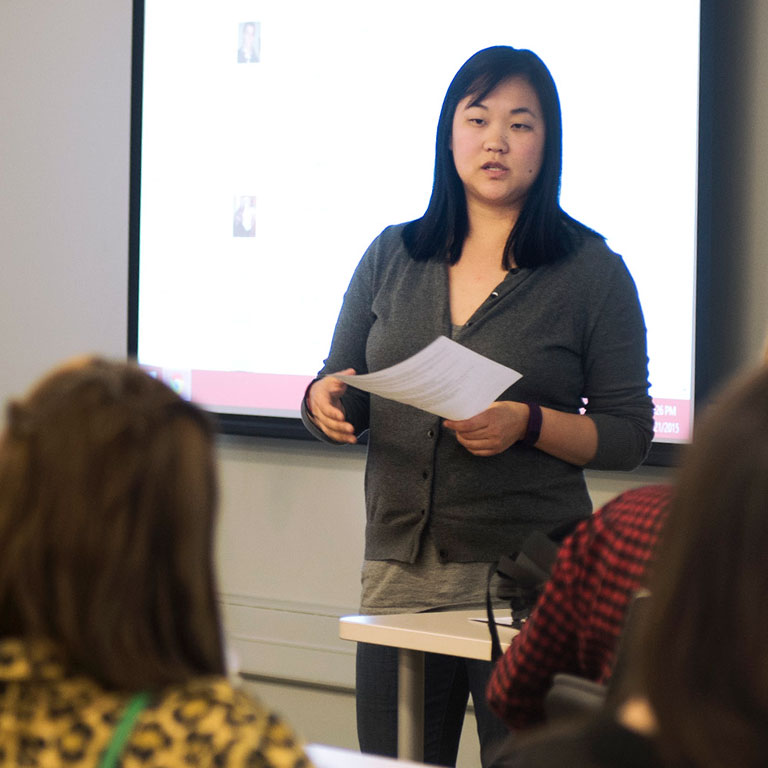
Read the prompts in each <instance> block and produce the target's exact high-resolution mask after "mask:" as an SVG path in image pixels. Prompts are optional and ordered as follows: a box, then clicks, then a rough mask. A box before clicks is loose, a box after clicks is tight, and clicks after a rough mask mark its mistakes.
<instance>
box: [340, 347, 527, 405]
mask: <svg viewBox="0 0 768 768" xmlns="http://www.w3.org/2000/svg"><path fill="white" fill-rule="evenodd" d="M332 375H333V376H334V377H335V378H337V379H341V381H343V382H345V383H346V384H348V385H350V386H352V387H357V389H362V390H365V391H366V392H371V393H373V394H375V395H380V396H381V397H386V398H388V399H389V400H395V401H397V402H398V403H405V404H406V405H412V406H414V407H415V408H420V409H421V410H423V411H428V412H429V413H434V414H435V415H436V416H442V417H443V418H445V419H455V420H461V419H469V418H471V417H472V416H476V415H477V414H478V413H481V412H482V411H484V410H485V409H486V408H487V407H488V406H489V405H490V404H491V403H493V401H494V400H496V398H497V397H498V396H499V395H500V394H501V393H502V392H504V390H505V389H508V388H509V387H511V386H512V385H513V384H514V383H515V382H516V381H517V380H518V379H520V378H521V377H522V374H520V373H518V372H517V371H515V370H513V369H512V368H508V367H507V366H505V365H501V364H500V363H497V362H495V361H493V360H489V359H488V358H487V357H484V356H483V355H480V354H478V353H477V352H473V351H472V350H471V349H467V348H466V347H464V346H462V345H461V344H458V343H457V342H455V341H453V340H451V339H449V338H448V337H447V336H438V337H437V338H436V339H435V340H434V341H433V342H432V343H431V344H429V345H428V346H427V347H425V348H424V349H422V350H421V352H417V353H416V354H415V355H413V357H409V358H408V359H407V360H403V362H401V363H397V365H393V366H391V367H390V368H385V369H384V370H383V371H376V372H375V373H365V374H361V375H359V376H358V375H352V376H342V375H341V374H338V373H334V374H332Z"/></svg>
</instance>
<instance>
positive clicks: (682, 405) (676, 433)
mask: <svg viewBox="0 0 768 768" xmlns="http://www.w3.org/2000/svg"><path fill="white" fill-rule="evenodd" d="M653 421H654V425H653V432H654V437H655V439H656V440H661V441H663V442H667V443H682V442H687V441H689V440H690V439H691V402H690V400H671V399H667V398H661V397H660V398H654V399H653Z"/></svg>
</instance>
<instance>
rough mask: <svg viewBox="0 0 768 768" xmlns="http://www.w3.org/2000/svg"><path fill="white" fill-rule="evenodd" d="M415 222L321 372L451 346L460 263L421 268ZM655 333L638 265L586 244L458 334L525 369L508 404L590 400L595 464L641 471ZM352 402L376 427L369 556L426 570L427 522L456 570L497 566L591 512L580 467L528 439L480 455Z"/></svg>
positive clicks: (563, 404) (355, 396) (346, 401)
mask: <svg viewBox="0 0 768 768" xmlns="http://www.w3.org/2000/svg"><path fill="white" fill-rule="evenodd" d="M402 226H403V225H397V226H392V227H388V228H387V229H385V230H384V231H383V232H382V233H381V234H380V235H379V236H378V237H377V238H376V240H374V242H373V243H372V244H371V246H370V247H369V248H368V250H367V251H366V253H365V254H364V256H363V258H362V259H361V261H360V263H359V265H358V266H357V269H356V270H355V273H354V275H353V277H352V280H351V282H350V284H349V288H348V289H347V292H346V294H345V296H344V303H343V305H342V308H341V312H340V314H339V318H338V321H337V324H336V330H335V332H334V335H333V341H332V343H331V350H330V353H329V355H328V358H327V359H326V361H325V364H324V366H323V368H322V370H321V371H320V375H321V376H322V375H324V374H328V373H334V372H335V371H339V370H341V369H343V368H348V367H352V368H354V369H355V370H356V371H357V372H358V373H367V372H369V371H376V370H381V369H382V368H386V367H388V366H390V365H393V364H394V363H397V362H400V361H401V360H404V359H405V358H407V357H409V356H410V355H413V354H414V353H416V352H418V351H419V350H420V349H422V348H423V347H425V346H426V345H427V344H429V343H430V342H431V341H433V340H434V339H435V338H436V337H437V336H439V335H441V334H442V335H446V336H451V318H450V309H449V299H448V272H447V266H446V264H445V262H443V261H439V260H431V261H427V262H417V261H414V260H413V259H411V258H410V256H409V255H408V253H407V251H406V249H405V246H404V245H403V242H402V236H401V233H402ZM645 335H646V334H645V324H644V321H643V315H642V310H641V308H640V303H639V301H638V297H637V291H636V289H635V285H634V282H633V280H632V277H631V276H630V274H629V272H628V271H627V269H626V267H625V265H624V262H623V261H622V259H621V257H619V256H618V255H616V254H615V253H613V252H612V251H611V250H610V249H609V248H608V247H607V246H606V244H605V242H604V241H603V240H602V239H601V238H599V237H596V236H592V235H588V236H587V239H586V240H585V242H584V243H583V245H582V246H581V247H580V248H579V249H578V250H577V251H576V252H575V253H574V254H572V255H571V256H570V257H568V258H567V259H565V260H563V261H561V262H559V263H557V264H554V265H549V266H544V267H539V268H537V269H520V270H518V271H516V272H510V273H509V274H508V275H507V278H506V279H505V280H504V282H503V283H501V285H500V286H499V287H498V288H497V290H496V291H494V292H493V293H492V294H491V295H490V296H489V297H488V299H487V300H486V301H485V302H484V303H483V304H482V305H481V306H480V307H479V308H478V309H477V311H476V312H475V314H474V315H473V316H472V317H471V318H470V319H469V321H468V322H467V323H466V325H464V326H463V327H462V328H461V329H460V330H459V332H458V334H454V336H453V338H454V339H455V340H456V341H457V342H459V343H460V344H463V345H464V346H466V347H468V348H470V349H472V350H474V351H476V352H479V353H480V354H482V355H485V356H487V357H489V358H491V359H493V360H496V361H498V362H499V363H502V364H503V365H507V366H510V367H511V368H515V369H516V370H518V371H520V372H521V373H522V374H523V378H522V379H520V380H519V381H518V382H517V383H515V384H514V385H513V386H512V387H510V388H509V389H508V390H506V391H505V392H504V393H503V394H502V395H501V396H500V398H499V399H500V400H517V401H535V402H537V403H539V404H540V405H542V406H546V407H549V408H555V409H557V410H560V411H564V412H568V413H577V412H578V411H579V409H580V408H582V407H583V406H584V402H583V400H582V398H587V405H586V413H587V415H588V416H589V418H591V419H593V421H594V422H595V424H596V425H597V431H598V448H597V454H596V456H595V458H594V459H593V461H592V462H591V463H590V464H589V465H588V466H589V467H590V468H594V469H624V470H629V469H633V468H634V467H636V466H637V465H638V464H639V463H640V462H641V461H642V460H643V459H644V458H645V456H646V454H647V452H648V449H649V447H650V443H651V439H652V436H653V406H652V403H651V399H650V397H649V395H648V358H647V355H646V339H645ZM343 405H344V408H345V411H346V414H347V418H348V420H349V421H350V422H351V423H352V424H353V425H354V427H355V430H356V432H357V434H360V433H362V432H364V431H365V430H369V443H368V457H367V463H366V470H365V498H366V514H367V525H366V537H365V557H366V559H368V560H389V559H392V560H399V561H402V562H411V563H412V562H414V561H415V560H416V557H417V555H418V551H419V542H420V539H421V533H422V531H423V530H424V528H425V526H427V525H428V526H430V530H431V531H432V535H433V536H434V538H435V541H436V542H437V545H438V548H439V552H440V557H441V559H442V560H444V561H465V562H468V561H486V562H491V561H493V560H496V559H498V558H499V556H500V555H502V554H506V553H509V552H512V551H514V550H516V549H517V548H518V547H519V545H520V543H521V542H522V540H523V539H524V538H525V537H526V536H527V535H528V534H529V533H530V532H532V531H533V530H534V529H539V530H548V529H551V528H553V527H555V526H557V525H560V524H562V523H565V522H568V521H571V520H573V519H575V518H578V517H582V516H585V515H587V514H589V513H590V511H591V509H592V505H591V501H590V499H589V495H588V493H587V488H586V484H585V481H584V475H583V471H582V468H581V467H577V466H574V465H572V464H569V463H567V462H565V461H562V460H560V459H557V458H555V457H553V456H550V455H549V454H546V453H544V452H542V451H539V450H537V449H535V448H529V447H526V446H520V445H513V446H512V447H511V448H509V449H507V450H506V451H503V452H502V453H500V454H498V455H496V456H491V457H480V456H474V455H472V454H471V453H469V452H468V451H467V450H466V449H465V448H463V447H462V446H461V445H459V443H458V442H457V441H456V439H455V437H454V435H453V433H451V432H450V431H449V430H444V429H442V428H441V419H440V418H438V417H437V416H433V415H432V414H429V413H426V412H424V411H420V410H418V409H416V408H413V407H411V406H407V405H401V404H399V403H396V402H393V401H391V400H385V399H383V398H380V397H377V396H375V395H368V394H367V393H365V392H362V391H360V390H357V389H354V388H352V387H350V388H348V389H347V392H346V393H345V395H344V397H343ZM303 418H304V423H305V424H306V426H307V428H308V429H309V430H310V431H311V432H312V433H313V434H314V435H315V436H317V437H318V438H320V439H323V440H326V441H327V440H328V439H327V438H326V437H325V436H324V435H323V434H322V432H320V431H319V430H318V429H317V427H315V426H314V425H313V424H312V422H311V421H310V419H309V418H308V417H307V414H306V411H304V413H303Z"/></svg>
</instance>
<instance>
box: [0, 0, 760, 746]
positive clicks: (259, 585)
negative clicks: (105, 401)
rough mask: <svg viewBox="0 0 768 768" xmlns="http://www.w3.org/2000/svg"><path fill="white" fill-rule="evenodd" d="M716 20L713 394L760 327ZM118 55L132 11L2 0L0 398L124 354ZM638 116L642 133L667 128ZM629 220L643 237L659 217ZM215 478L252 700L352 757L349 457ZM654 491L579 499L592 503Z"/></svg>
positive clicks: (751, 123)
mask: <svg viewBox="0 0 768 768" xmlns="http://www.w3.org/2000/svg"><path fill="white" fill-rule="evenodd" d="M718 5H719V6H721V8H719V9H718V10H717V11H716V15H717V16H718V19H717V25H716V42H717V46H718V54H717V57H716V68H717V72H718V81H717V85H716V98H715V103H716V106H715V123H714V125H715V128H714V141H715V145H714V151H713V157H714V177H715V178H714V187H713V188H714V190H715V191H714V200H713V206H712V212H711V221H712V227H713V248H714V260H713V264H714V270H715V282H714V288H713V293H714V295H713V302H714V305H715V307H716V310H717V314H716V316H715V317H714V319H713V322H711V323H710V324H709V326H708V336H709V337H710V339H711V351H712V356H711V358H710V360H711V367H712V369H713V371H714V374H715V375H717V376H722V375H723V374H724V373H726V372H729V371H732V370H734V369H736V368H738V367H740V366H743V365H744V364H747V363H751V362H753V361H754V360H756V359H757V357H758V355H759V353H760V350H761V348H762V343H763V338H764V336H765V332H766V329H768V301H766V300H765V297H766V295H768V269H766V263H765V261H766V260H765V258H764V251H765V244H766V243H767V242H768V215H766V213H767V212H768V182H767V181H766V179H768V147H767V146H766V141H767V140H766V138H765V137H766V136H768V92H767V91H766V89H765V88H764V87H762V85H761V84H762V83H764V82H766V81H767V80H768V49H766V46H764V45H761V41H764V40H766V39H768V7H767V5H768V4H766V3H765V2H764V0H759V2H757V1H755V2H751V3H748V2H743V1H741V0H737V1H736V2H731V1H730V0H718ZM130 40H131V3H130V1H129V0H109V2H104V1H103V0H67V2H66V3H62V2H60V1H59V0H2V2H0V72H2V77H0V105H2V109H1V110H0V195H1V197H0V258H1V261H0V359H2V364H1V365H0V398H2V399H3V400H4V399H5V398H6V397H7V396H8V395H10V394H13V393H18V392H20V391H21V390H22V389H23V388H24V387H26V385H27V384H28V383H30V382H31V381H32V380H33V379H34V378H36V377H37V376H38V375H39V374H41V373H42V372H43V371H44V370H45V369H47V368H48V367H50V366H51V365H53V364H54V363H56V362H57V361H59V360H60V359H62V358H64V357H67V356H69V355H72V354H76V353H82V352H100V353H103V354H107V355H112V356H121V355H123V354H124V350H125V336H126V315H127V305H126V278H127V239H128V236H127V233H128V178H129V157H128V150H129V99H130ZM645 108H647V107H642V108H640V112H639V118H638V119H643V120H648V122H649V130H663V116H658V115H655V114H652V113H651V114H645V113H644V111H643V110H644V109H645ZM659 183H663V174H661V172H660V180H659ZM637 215H638V225H639V226H652V223H653V201H652V200H650V201H649V206H648V210H647V211H638V212H637ZM321 354H322V351H318V356H319V357H320V355H321ZM220 464H221V477H222V511H221V521H220V529H219V541H218V552H219V560H220V576H221V579H220V580H221V590H222V593H223V602H224V608H225V613H226V617H227V625H228V627H229V629H230V632H231V633H232V637H233V638H234V642H235V645H236V646H237V648H238V650H239V652H240V655H241V658H242V660H243V664H244V667H245V668H246V669H247V670H250V671H252V672H254V673H256V674H258V675H261V676H265V677H274V678H276V682H275V681H273V683H272V684H269V685H267V684H266V683H264V682H262V683H260V684H259V685H260V686H261V690H263V691H264V692H265V694H266V695H269V696H275V697H278V698H280V701H281V702H282V703H281V706H282V707H283V708H284V709H285V711H286V713H287V715H288V716H289V718H291V719H293V720H294V721H295V722H297V725H298V726H299V729H300V730H301V731H303V732H304V733H305V734H306V735H307V736H308V738H311V739H314V740H320V741H327V742H330V743H338V744H347V745H351V742H352V741H353V730H354V729H353V727H352V726H351V722H350V720H351V717H352V714H351V713H352V708H351V705H350V696H349V695H348V694H345V693H344V690H348V689H349V687H350V686H351V684H352V653H353V649H352V648H351V647H348V645H349V644H345V643H343V642H341V641H339V640H337V639H336V637H335V635H336V617H337V616H338V615H339V613H341V612H345V611H353V610H354V609H355V606H356V602H357V587H358V573H359V561H360V557H361V551H362V526H363V513H362V467H363V455H362V452H361V450H360V449H348V450H347V449H343V450H335V449H332V448H328V447H326V446H323V445H319V444H314V443H301V442H292V441H279V440H278V441H275V440H265V439H261V440H258V439H254V440H250V439H243V438H223V439H222V440H221V441H220ZM667 476H668V475H667V472H665V471H664V470H656V469H653V468H643V469H641V470H638V471H637V472H635V473H632V474H630V475H614V474H610V473H591V474H590V476H589V484H590V490H591V492H592V494H593V500H594V501H595V503H596V504H601V503H603V501H605V500H607V499H608V498H610V497H611V496H613V495H615V493H617V492H619V491H620V490H622V489H623V488H626V487H629V486H631V485H636V484H641V483H646V482H655V481H658V480H662V479H665V478H666V477H667ZM284 678H295V679H296V680H297V686H290V685H286V684H284V683H283V682H282V681H283V679H284ZM264 686H266V688H265V687H264ZM321 713H322V714H321Z"/></svg>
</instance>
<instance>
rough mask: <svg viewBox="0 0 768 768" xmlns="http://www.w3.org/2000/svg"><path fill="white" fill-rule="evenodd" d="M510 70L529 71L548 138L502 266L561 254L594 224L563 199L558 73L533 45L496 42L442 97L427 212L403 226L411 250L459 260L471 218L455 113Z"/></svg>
mask: <svg viewBox="0 0 768 768" xmlns="http://www.w3.org/2000/svg"><path fill="white" fill-rule="evenodd" d="M513 77H523V78H525V80H526V81H527V82H528V83H529V84H530V86H531V87H532V88H533V90H534V91H536V95H537V96H538V99H539V103H540V104H541V109H542V113H543V117H544V125H545V128H546V138H545V143H544V157H543V159H542V164H541V169H540V171H539V175H538V176H537V178H536V181H535V182H534V183H533V186H532V187H531V189H530V191H529V192H528V195H527V197H526V200H525V203H524V205H523V209H522V211H521V212H520V215H519V217H518V219H517V221H516V222H515V225H514V227H513V228H512V231H511V232H510V235H509V239H508V240H507V244H506V247H505V250H504V266H505V267H506V268H510V267H511V266H512V265H513V264H517V266H520V267H537V266H540V265H542V264H549V263H552V262H555V261H558V260H559V259H562V258H564V257H566V256H567V255H568V254H569V253H570V252H571V251H572V250H573V248H574V246H575V244H576V243H577V242H578V240H579V239H580V237H581V236H582V235H583V234H584V233H585V232H588V231H590V230H588V229H587V228H586V227H584V226H583V225H582V224H580V223H579V222H577V221H576V220H575V219H572V218H571V217H570V216H568V215H567V214H566V213H565V212H564V211H563V209H562V208H561V207H560V174H561V171H562V154H563V152H562V143H563V142H562V137H563V129H562V119H561V116H560V99H559V97H558V95H557V87H556V86H555V81H554V80H553V79H552V75H551V74H550V72H549V70H548V69H547V67H546V65H545V64H544V62H543V61H542V60H541V59H540V58H539V57H538V56H537V55H536V54H535V53H533V52H532V51H527V50H518V49H516V48H511V47H509V46H506V45H497V46H493V47H491V48H485V49H483V50H481V51H478V52H477V53H476V54H474V55H473V56H471V57H470V58H469V59H468V60H467V61H466V62H465V63H464V64H463V66H462V67H461V69H459V71H458V72H457V73H456V75H455V77H454V78H453V80H452V81H451V84H450V86H449V87H448V91H447V92H446V94H445V99H443V106H442V109H441V111H440V119H439V120H438V123H437V140H436V142H435V175H434V181H433V184H432V197H431V198H430V201H429V206H428V207H427V210H426V212H425V213H424V215H423V216H422V217H421V218H420V219H417V220H416V221H412V222H410V223H409V224H407V225H406V226H405V230H404V233H403V239H404V241H405V244H406V247H407V248H408V252H409V253H410V255H411V257H412V258H414V259H416V260H417V261H426V260H428V259H431V258H447V260H448V262H449V263H450V264H455V263H456V262H457V261H458V260H459V258H460V256H461V249H462V246H463V244H464V240H465V239H466V236H467V231H468V219H467V203H466V196H465V193H464V186H463V185H462V182H461V179H460V178H459V175H458V173H457V172H456V166H455V165H454V161H453V154H452V152H451V149H450V143H451V135H452V132H453V117H454V114H455V112H456V107H457V106H458V104H459V102H460V101H461V100H462V99H464V98H466V97H467V96H469V95H473V96H474V97H475V98H476V99H477V100H478V101H480V100H482V99H483V98H485V97H486V96H487V95H488V94H489V93H490V92H491V91H493V90H494V88H496V87H497V86H498V85H500V84H501V83H503V82H504V81H506V80H509V79H510V78H513Z"/></svg>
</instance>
